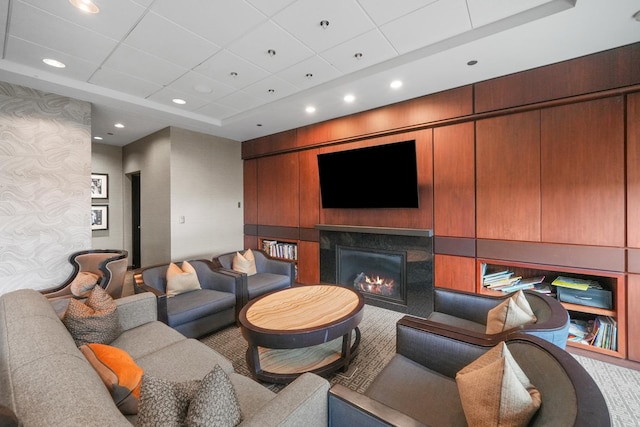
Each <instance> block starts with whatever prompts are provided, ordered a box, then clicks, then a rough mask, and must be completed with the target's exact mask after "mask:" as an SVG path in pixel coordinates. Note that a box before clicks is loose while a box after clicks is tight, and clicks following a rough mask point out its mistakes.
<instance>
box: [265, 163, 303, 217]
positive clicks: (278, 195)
mask: <svg viewBox="0 0 640 427" xmlns="http://www.w3.org/2000/svg"><path fill="white" fill-rule="evenodd" d="M257 161H258V224H261V225H280V226H289V227H298V226H299V206H300V204H299V186H300V180H299V172H298V153H288V154H279V155H276V156H269V157H262V158H260V159H258V160H257Z"/></svg>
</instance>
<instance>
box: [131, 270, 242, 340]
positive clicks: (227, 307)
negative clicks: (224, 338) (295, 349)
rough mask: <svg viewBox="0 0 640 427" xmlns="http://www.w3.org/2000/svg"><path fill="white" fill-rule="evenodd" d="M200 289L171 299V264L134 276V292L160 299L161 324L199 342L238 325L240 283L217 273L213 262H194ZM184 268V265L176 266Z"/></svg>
mask: <svg viewBox="0 0 640 427" xmlns="http://www.w3.org/2000/svg"><path fill="white" fill-rule="evenodd" d="M188 263H189V264H190V265H191V266H192V267H193V268H194V269H195V272H196V275H197V279H198V282H199V285H200V289H198V290H191V291H187V292H183V293H179V294H177V295H175V296H169V295H167V270H169V266H170V264H163V265H156V266H152V267H143V268H140V269H138V270H136V271H135V272H134V291H135V293H140V292H152V293H153V294H155V295H156V297H157V303H158V320H160V321H162V322H164V323H166V324H167V325H169V326H171V327H172V328H174V329H176V330H177V331H179V332H181V333H182V334H183V335H185V336H187V337H189V338H197V337H200V336H203V335H206V334H209V333H211V332H214V331H217V330H219V329H221V328H223V327H225V326H228V325H231V324H234V323H235V322H237V319H238V314H239V312H240V309H241V308H242V307H241V306H240V293H239V292H238V289H239V287H240V280H239V278H237V277H234V276H230V275H227V274H223V273H220V272H219V271H216V270H215V268H214V266H213V264H212V263H211V261H208V260H204V259H202V260H190V261H188ZM175 264H176V265H177V266H179V267H181V266H182V265H183V262H177V263H175Z"/></svg>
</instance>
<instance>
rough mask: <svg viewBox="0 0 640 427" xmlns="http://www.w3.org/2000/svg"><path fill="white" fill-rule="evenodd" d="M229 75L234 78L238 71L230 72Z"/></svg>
mask: <svg viewBox="0 0 640 427" xmlns="http://www.w3.org/2000/svg"><path fill="white" fill-rule="evenodd" d="M229 75H230V76H231V77H233V78H234V79H235V78H236V77H238V73H236V72H235V71H232V72H230V73H229Z"/></svg>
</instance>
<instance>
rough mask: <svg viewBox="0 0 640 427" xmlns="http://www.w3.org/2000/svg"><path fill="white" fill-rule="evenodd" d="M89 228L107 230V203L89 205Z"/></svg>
mask: <svg viewBox="0 0 640 427" xmlns="http://www.w3.org/2000/svg"><path fill="white" fill-rule="evenodd" d="M91 229H92V230H108V229H109V206H107V205H93V206H91Z"/></svg>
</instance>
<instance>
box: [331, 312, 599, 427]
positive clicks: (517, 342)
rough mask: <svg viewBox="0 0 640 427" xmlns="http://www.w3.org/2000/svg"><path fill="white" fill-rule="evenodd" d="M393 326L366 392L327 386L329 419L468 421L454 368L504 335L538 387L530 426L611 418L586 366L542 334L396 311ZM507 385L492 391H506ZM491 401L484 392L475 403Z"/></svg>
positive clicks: (564, 426)
mask: <svg viewBox="0 0 640 427" xmlns="http://www.w3.org/2000/svg"><path fill="white" fill-rule="evenodd" d="M396 331H397V336H396V354H395V355H394V356H393V357H392V359H391V360H390V362H389V363H388V364H387V365H386V366H385V367H384V368H383V369H382V371H381V372H380V373H379V374H378V375H377V376H376V378H375V379H374V380H373V382H372V383H371V385H370V386H369V387H368V388H367V390H366V392H365V393H364V394H360V393H357V392H355V391H352V390H350V389H348V388H347V387H344V386H342V385H340V384H336V385H334V386H333V387H331V389H330V390H329V426H332V427H342V426H344V427H347V426H349V427H350V426H356V425H367V426H390V425H394V426H399V425H402V426H423V425H433V426H436V425H446V426H452V427H455V426H466V425H467V421H466V417H467V414H466V413H465V409H466V410H467V411H468V409H469V406H466V408H465V407H464V406H465V403H463V400H464V398H463V397H461V396H462V393H461V392H460V391H459V390H460V387H459V385H458V383H457V382H456V374H457V373H458V372H459V371H460V370H462V369H463V368H464V367H466V366H468V365H469V364H470V363H472V362H474V361H475V360H476V359H478V358H479V357H480V356H482V355H484V354H486V353H487V352H488V351H489V350H491V349H493V348H494V346H496V345H497V344H498V343H500V342H501V341H502V340H503V339H504V342H505V343H506V345H507V348H508V351H509V352H510V354H511V355H512V356H513V360H515V362H516V364H517V365H518V366H519V367H520V368H521V369H522V371H523V372H524V374H525V375H526V377H527V379H528V380H529V382H530V384H532V385H533V386H534V387H535V388H536V389H537V390H538V391H539V392H540V398H541V401H542V403H541V405H540V407H539V409H537V412H535V414H534V415H533V417H532V418H531V419H530V420H529V424H528V425H529V426H554V427H569V426H599V427H607V426H610V425H611V420H610V416H609V411H608V409H607V404H606V402H605V400H604V397H603V395H602V393H601V391H600V390H599V388H598V386H597V384H596V383H595V382H594V380H593V379H592V378H591V376H590V375H589V373H588V372H587V371H586V370H585V369H584V368H583V367H582V365H580V364H579V363H578V362H577V361H576V360H575V359H574V358H573V357H572V356H571V355H570V354H569V353H567V352H566V351H565V350H563V349H561V348H559V347H558V346H556V345H553V344H551V343H550V342H548V341H546V340H543V339H540V338H538V337H535V336H532V335H529V334H523V333H516V334H511V335H509V336H508V337H506V336H495V337H491V338H488V337H482V338H476V337H471V336H469V335H464V334H459V333H457V332H454V331H451V330H447V329H442V328H439V327H438V326H436V324H435V323H433V322H428V321H425V320H424V319H419V318H415V317H411V316H405V317H404V318H402V319H400V320H399V321H398V322H397V324H396ZM505 338H506V339H505ZM511 367H512V365H510V368H511ZM491 372H495V369H493V370H492V371H491ZM499 375H500V376H502V372H501V373H500V374H499ZM479 383H480V384H481V385H484V383H483V382H479ZM477 384H478V383H475V384H474V386H475V385H477ZM503 385H504V383H503ZM498 386H500V384H499V383H498ZM504 393H505V391H504V390H503V391H502V392H501V394H500V396H499V397H496V398H497V399H505V398H506V399H509V398H510V397H506V396H505V395H504ZM476 395H482V396H485V397H486V396H487V394H482V393H480V394H476ZM520 397H521V395H520ZM467 402H468V400H467ZM495 403H496V404H497V407H498V408H499V407H500V405H499V404H498V402H495ZM491 404H492V401H491V400H490V399H489V400H485V401H484V403H483V405H480V406H481V407H486V406H487V405H491ZM496 425H497V424H496Z"/></svg>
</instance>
